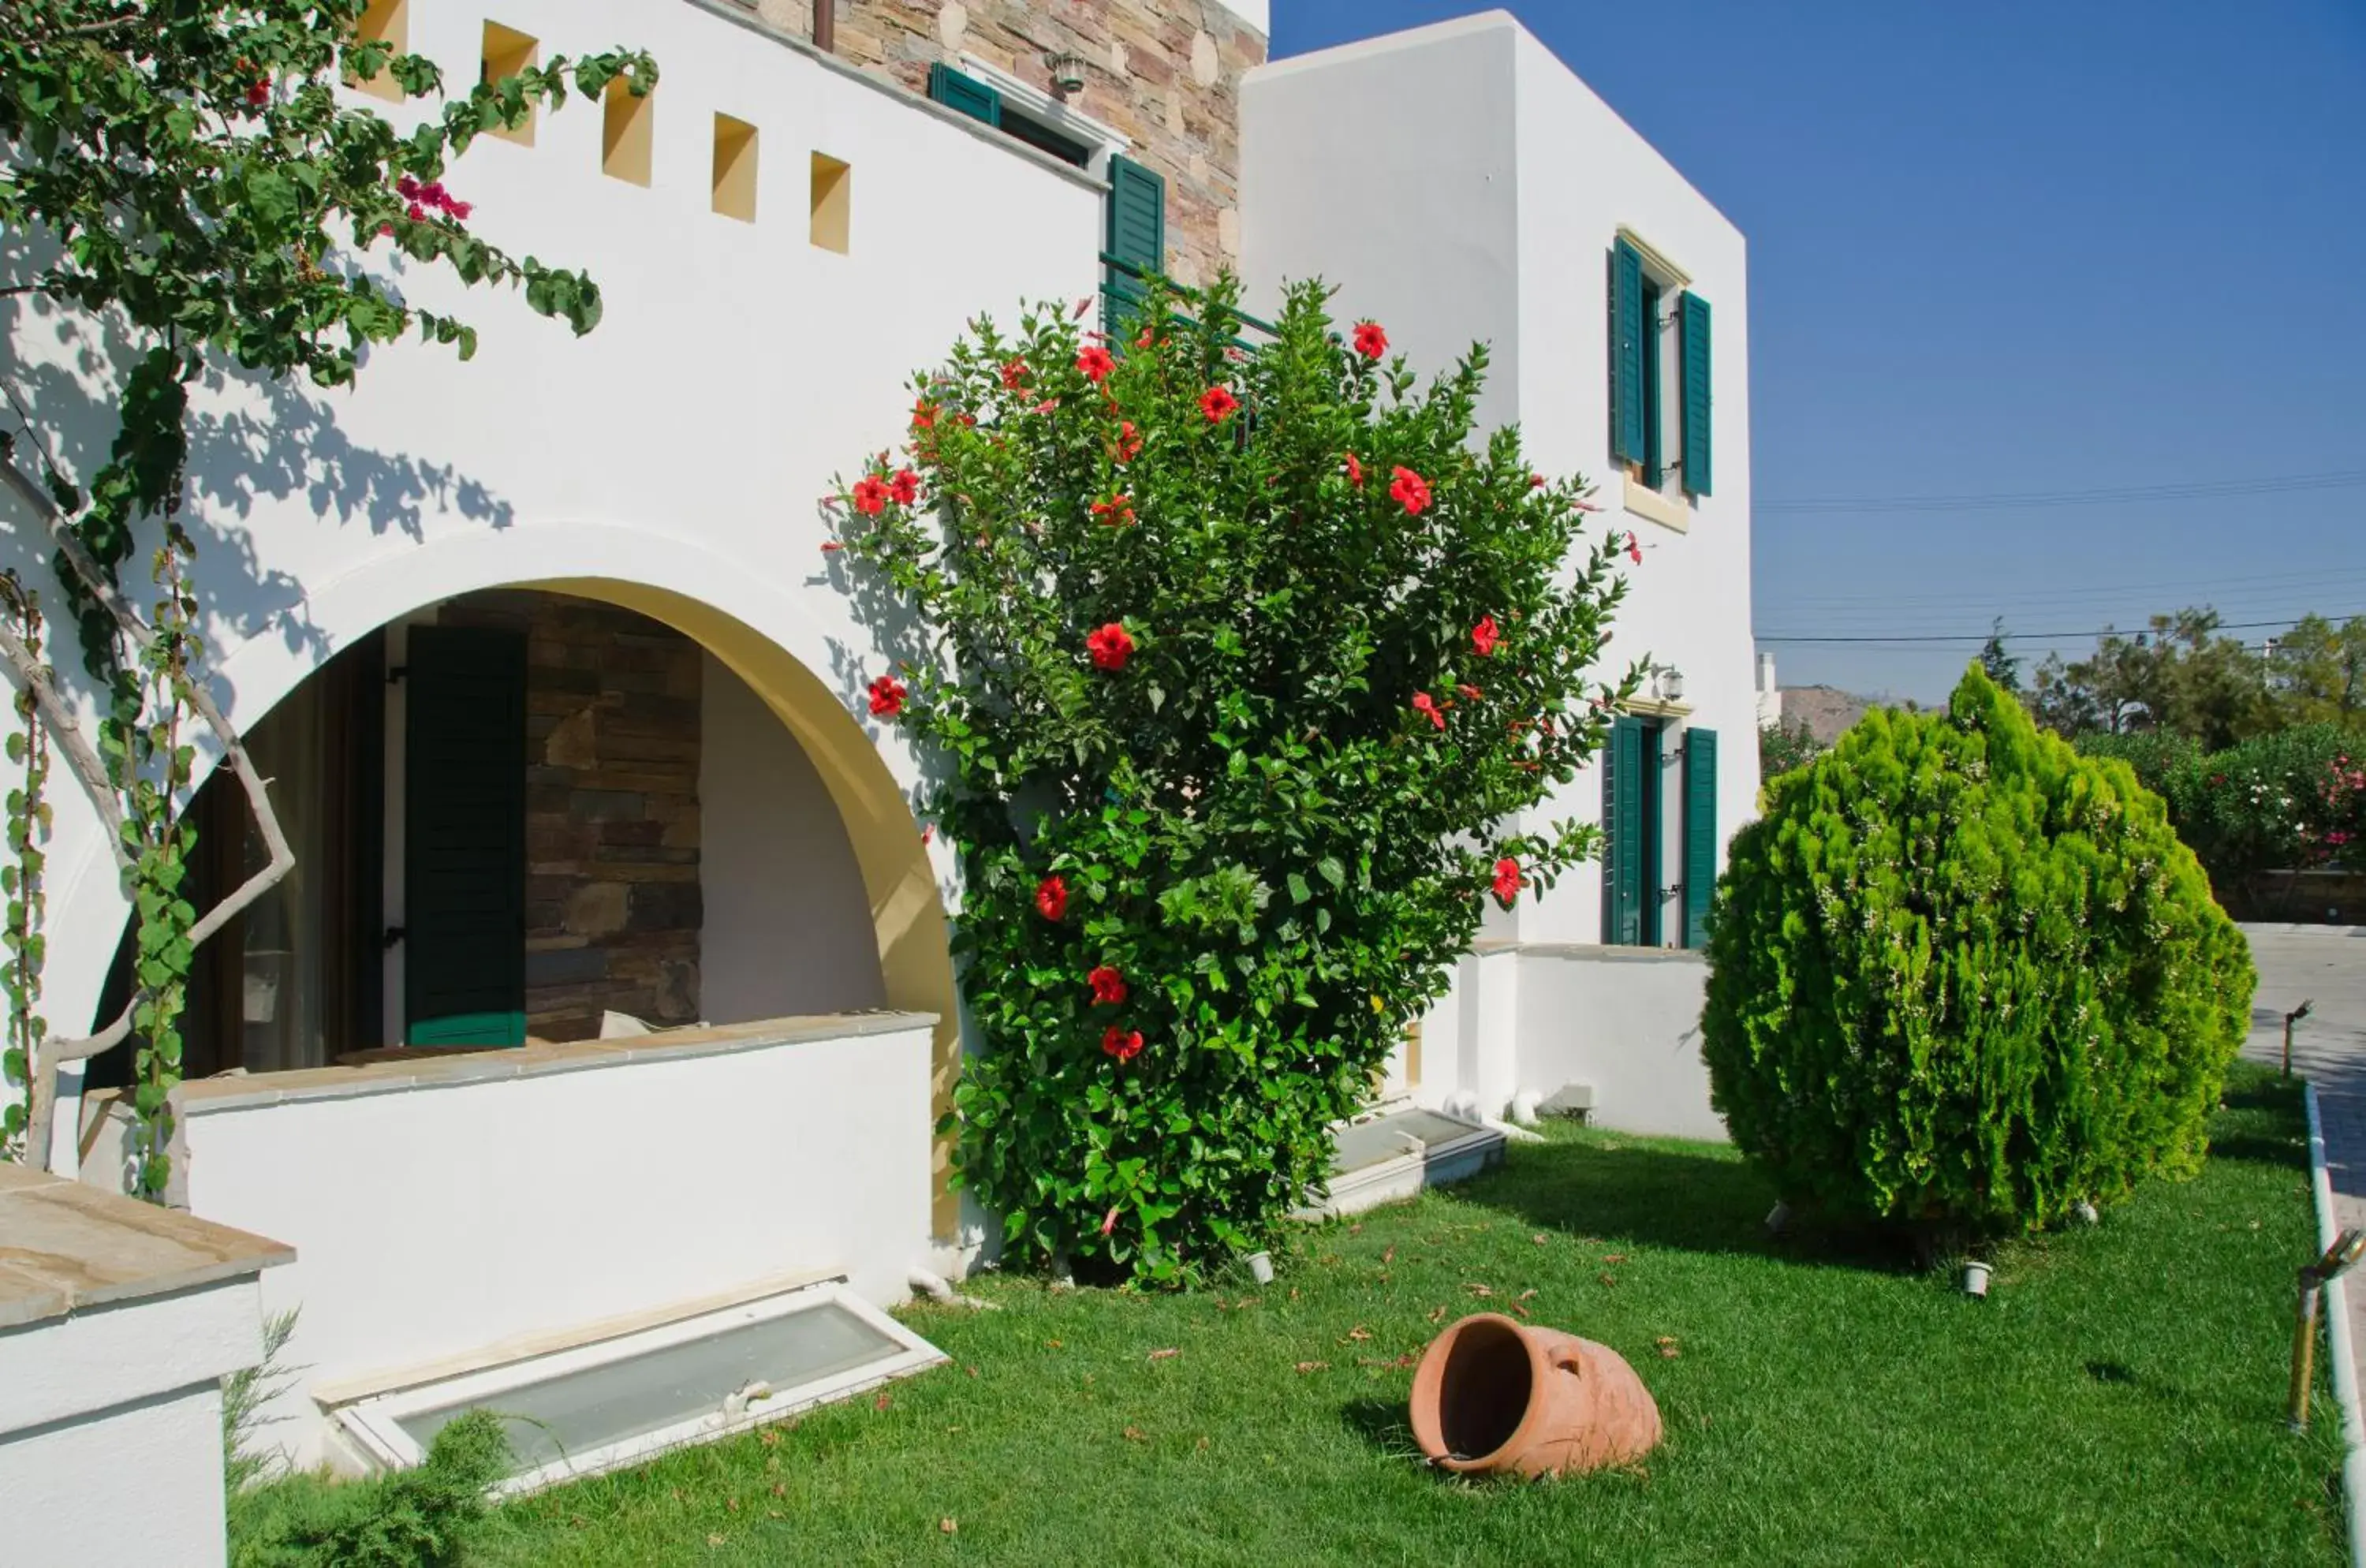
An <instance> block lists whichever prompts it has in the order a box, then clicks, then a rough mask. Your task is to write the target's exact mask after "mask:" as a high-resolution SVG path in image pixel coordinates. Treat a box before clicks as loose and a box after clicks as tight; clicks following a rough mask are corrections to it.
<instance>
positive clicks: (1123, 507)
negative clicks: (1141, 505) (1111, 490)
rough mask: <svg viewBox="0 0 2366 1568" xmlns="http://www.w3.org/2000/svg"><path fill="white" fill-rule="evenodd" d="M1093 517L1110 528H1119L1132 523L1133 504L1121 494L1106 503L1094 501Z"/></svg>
mask: <svg viewBox="0 0 2366 1568" xmlns="http://www.w3.org/2000/svg"><path fill="white" fill-rule="evenodd" d="M1093 515H1094V516H1096V517H1098V518H1099V519H1100V520H1101V521H1102V522H1104V523H1106V524H1108V525H1110V527H1112V528H1121V527H1123V526H1124V525H1127V524H1128V523H1131V522H1132V521H1133V502H1132V498H1131V497H1128V496H1126V495H1125V494H1123V493H1119V494H1115V495H1112V496H1110V498H1109V499H1108V500H1107V501H1096V502H1093Z"/></svg>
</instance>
